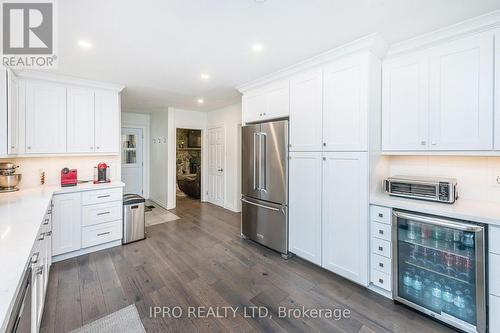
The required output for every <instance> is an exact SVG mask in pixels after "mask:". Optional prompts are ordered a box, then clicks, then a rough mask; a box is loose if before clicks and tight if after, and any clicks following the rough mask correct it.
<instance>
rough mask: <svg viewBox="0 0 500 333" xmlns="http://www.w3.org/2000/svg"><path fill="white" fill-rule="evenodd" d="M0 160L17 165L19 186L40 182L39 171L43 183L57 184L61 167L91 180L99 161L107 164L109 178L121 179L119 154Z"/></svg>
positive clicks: (79, 176)
mask: <svg viewBox="0 0 500 333" xmlns="http://www.w3.org/2000/svg"><path fill="white" fill-rule="evenodd" d="M0 161H1V162H7V161H9V162H13V163H15V164H16V165H19V168H18V169H17V171H16V172H17V173H21V174H22V175H23V176H22V180H21V182H20V184H19V188H21V189H22V188H30V187H35V186H38V185H39V184H40V171H45V184H47V185H59V184H60V183H61V169H62V168H64V167H67V168H69V169H77V170H78V179H79V180H92V179H93V177H94V166H97V164H98V163H99V162H104V163H106V164H108V165H109V168H110V173H111V174H110V179H111V180H112V181H113V180H115V181H116V180H120V179H121V162H120V156H118V155H114V156H67V157H28V158H0Z"/></svg>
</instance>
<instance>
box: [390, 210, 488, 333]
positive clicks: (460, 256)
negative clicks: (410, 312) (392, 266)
mask: <svg viewBox="0 0 500 333" xmlns="http://www.w3.org/2000/svg"><path fill="white" fill-rule="evenodd" d="M425 221H426V219H425V218H421V217H420V216H417V217H416V218H412V217H411V215H410V214H408V215H406V214H400V216H398V217H397V218H396V220H395V221H394V222H395V227H396V229H397V230H396V233H395V234H396V236H397V243H396V244H394V245H395V246H396V247H397V249H396V250H397V254H396V256H397V268H396V271H397V293H398V295H396V296H398V297H400V298H403V299H405V300H408V301H410V302H411V303H413V304H415V305H417V306H419V307H422V308H425V309H427V310H430V311H431V312H432V313H436V314H439V315H440V316H441V317H442V318H450V320H451V321H453V322H458V323H459V324H460V325H462V326H463V327H467V328H473V327H476V326H477V325H478V305H479V307H480V308H481V311H482V308H483V307H484V304H483V303H484V293H485V292H484V268H483V264H482V262H483V259H482V258H483V256H484V254H483V237H484V235H483V231H482V228H481V227H478V226H475V225H470V228H467V227H464V225H460V228H459V227H457V228H455V227H454V225H453V223H452V222H450V221H445V223H442V224H436V223H434V222H435V221H434V220H433V219H432V218H429V219H428V221H429V222H425ZM457 226H458V225H457ZM465 226H467V225H465ZM476 227H477V228H476ZM475 229H481V232H479V233H478V232H477V230H475ZM478 237H479V239H477V238H478ZM479 261H480V263H478V262H479ZM478 265H479V266H480V267H478ZM478 272H481V273H478ZM478 274H479V275H480V276H477V275H478ZM478 293H482V294H483V295H480V297H478ZM478 302H479V303H480V304H478ZM481 311H480V312H481ZM474 331H475V329H474Z"/></svg>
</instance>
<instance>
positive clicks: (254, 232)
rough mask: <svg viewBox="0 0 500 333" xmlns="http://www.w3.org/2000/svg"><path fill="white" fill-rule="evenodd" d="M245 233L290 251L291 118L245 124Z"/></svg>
mask: <svg viewBox="0 0 500 333" xmlns="http://www.w3.org/2000/svg"><path fill="white" fill-rule="evenodd" d="M241 142H242V154H241V155H242V156H241V158H242V186H241V190H242V198H241V201H242V214H241V235H242V237H243V238H247V239H251V240H253V241H255V242H258V243H260V244H262V245H265V246H267V247H269V248H271V249H273V250H275V251H278V252H280V253H282V254H283V255H284V256H287V255H288V120H280V121H272V122H266V123H259V124H252V125H247V126H243V127H242V140H241Z"/></svg>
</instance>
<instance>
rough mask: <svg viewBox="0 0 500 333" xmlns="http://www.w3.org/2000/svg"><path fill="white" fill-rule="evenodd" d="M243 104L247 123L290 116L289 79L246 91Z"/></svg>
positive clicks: (244, 118)
mask: <svg viewBox="0 0 500 333" xmlns="http://www.w3.org/2000/svg"><path fill="white" fill-rule="evenodd" d="M242 104H243V105H242V109H243V121H244V122H245V123H250V122H258V121H264V120H269V119H277V118H283V117H288V115H289V114H290V86H289V81H288V80H284V81H279V82H274V83H272V84H269V85H267V86H264V87H261V88H257V89H254V90H251V91H248V92H245V94H244V95H243V98H242Z"/></svg>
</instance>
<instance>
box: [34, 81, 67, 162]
mask: <svg viewBox="0 0 500 333" xmlns="http://www.w3.org/2000/svg"><path fill="white" fill-rule="evenodd" d="M65 152H66V87H64V86H63V85H59V84H54V83H47V82H41V81H29V82H27V83H26V153H27V154H47V153H65Z"/></svg>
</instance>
